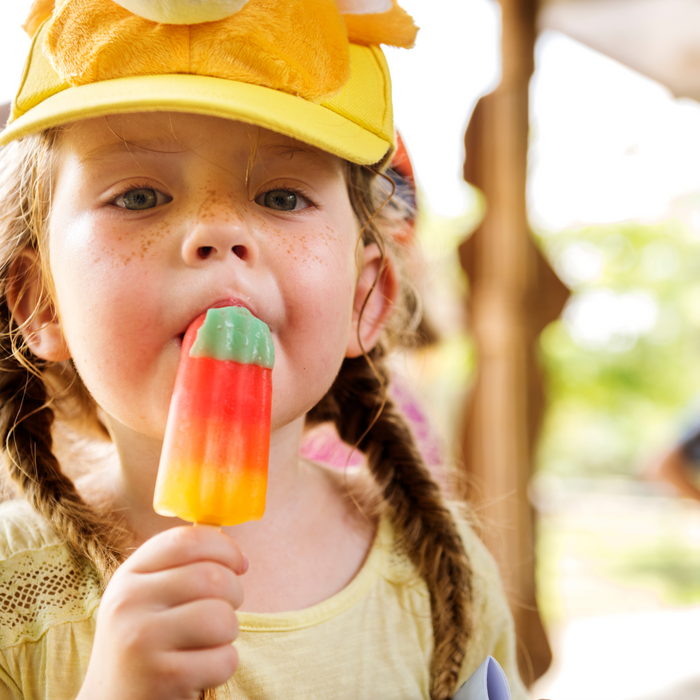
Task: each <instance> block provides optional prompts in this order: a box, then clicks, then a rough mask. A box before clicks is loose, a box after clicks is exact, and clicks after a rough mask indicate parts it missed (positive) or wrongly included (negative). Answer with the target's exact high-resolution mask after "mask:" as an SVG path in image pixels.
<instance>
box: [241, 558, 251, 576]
mask: <svg viewBox="0 0 700 700" xmlns="http://www.w3.org/2000/svg"><path fill="white" fill-rule="evenodd" d="M249 566H250V562H249V561H248V557H247V556H246V555H245V554H244V555H243V567H242V569H241V575H243V574H244V573H245V572H246V571H248V567H249Z"/></svg>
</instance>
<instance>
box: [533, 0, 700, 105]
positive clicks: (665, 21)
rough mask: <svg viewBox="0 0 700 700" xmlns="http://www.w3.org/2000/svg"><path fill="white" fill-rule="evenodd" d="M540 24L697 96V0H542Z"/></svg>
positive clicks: (699, 33)
mask: <svg viewBox="0 0 700 700" xmlns="http://www.w3.org/2000/svg"><path fill="white" fill-rule="evenodd" d="M541 5H542V9H541V11H540V16H539V27H540V29H555V30H557V31H559V32H562V33H564V34H566V35H568V36H570V37H571V38H572V39H575V40H576V41H580V42H581V43H582V44H585V45H586V46H588V47H590V48H592V49H594V50H596V51H599V52H600V53H602V54H605V55H606V56H609V57H610V58H613V59H615V60H616V61H619V62H620V63H623V64H624V65H626V66H628V67H629V68H632V69H633V70H635V71H637V72H638V73H641V74H642V75H646V76H647V77H649V78H651V79H652V80H656V81H657V82H659V83H662V84H663V85H665V86H666V87H668V88H669V89H670V90H671V92H672V93H673V94H674V95H675V96H676V97H691V98H693V99H695V100H700V3H699V2H698V1H697V0H543V1H542V2H541Z"/></svg>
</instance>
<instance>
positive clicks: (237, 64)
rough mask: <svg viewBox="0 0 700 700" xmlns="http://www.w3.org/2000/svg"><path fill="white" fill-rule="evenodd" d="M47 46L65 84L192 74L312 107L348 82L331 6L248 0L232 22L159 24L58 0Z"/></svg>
mask: <svg viewBox="0 0 700 700" xmlns="http://www.w3.org/2000/svg"><path fill="white" fill-rule="evenodd" d="M47 48H48V51H49V55H50V58H51V62H52V64H53V65H54V68H55V69H56V70H57V71H58V73H59V74H60V75H61V77H62V78H63V79H64V80H66V82H68V83H70V84H71V85H83V84H87V83H93V82H97V81H101V80H109V79H111V78H120V77H125V76H133V75H162V74H165V73H196V74H199V75H209V76H213V77H219V78H226V79H229V80H237V81H241V82H247V83H254V84H256V85H262V86H264V87H270V88H273V89H276V90H282V91H285V92H289V93H292V94H295V95H299V96H301V97H304V98H305V99H308V100H312V101H320V100H322V99H327V98H329V97H331V96H333V95H334V94H335V93H337V92H338V91H339V90H340V89H341V87H342V86H343V84H344V83H345V81H346V80H347V78H348V71H349V56H348V38H347V30H346V28H345V24H344V23H343V20H342V18H341V15H340V13H339V11H338V8H337V6H336V5H335V2H334V0H285V1H284V2H281V1H280V0H250V1H249V2H248V3H247V4H246V5H245V7H244V8H243V9H242V10H241V11H240V12H237V13H236V14H234V15H232V16H231V17H227V18H226V19H223V20H221V21H219V22H207V23H203V24H195V25H172V24H158V23H155V22H150V21H149V20H146V19H143V18H141V17H138V16H137V15H134V14H132V13H131V12H129V11H128V10H125V9H124V8H123V7H121V6H120V5H118V4H117V3H115V2H113V0H58V2H57V3H56V8H55V11H54V17H53V20H52V24H51V27H50V28H49V32H48V34H47Z"/></svg>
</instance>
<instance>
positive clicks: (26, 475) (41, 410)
mask: <svg viewBox="0 0 700 700" xmlns="http://www.w3.org/2000/svg"><path fill="white" fill-rule="evenodd" d="M55 139H56V132H55V131H51V130H49V131H47V132H45V133H43V134H38V135H34V136H29V137H25V138H24V139H21V140H19V141H15V142H13V143H12V144H10V145H9V146H7V147H5V148H3V149H2V151H0V203H1V204H2V206H0V233H1V236H0V449H3V451H4V460H5V464H6V469H7V472H8V475H9V477H10V478H11V480H12V481H13V482H14V484H16V486H17V487H19V490H20V491H21V493H23V494H24V496H25V497H26V498H27V500H28V501H29V503H30V504H31V505H32V507H33V508H34V509H35V510H36V511H37V512H38V513H40V514H41V515H42V516H44V518H46V520H47V521H48V522H49V523H50V524H51V525H52V527H53V528H54V529H55V530H56V532H57V533H58V534H59V535H60V536H61V537H62V538H63V539H64V540H65V542H66V545H67V547H68V548H69V550H70V551H71V553H72V554H73V555H74V556H76V557H87V558H88V559H89V560H90V561H91V562H92V563H93V564H94V565H95V567H96V568H97V570H98V571H99V573H100V574H101V575H102V577H103V578H104V579H105V580H108V579H109V578H110V576H111V575H112V574H113V573H114V571H115V570H116V568H117V567H118V566H119V564H120V563H121V561H123V559H124V555H123V554H122V553H121V552H120V550H119V549H118V547H117V545H116V541H117V535H118V532H119V528H118V527H117V526H116V524H115V523H114V522H112V521H111V520H110V519H109V518H107V517H102V516H101V515H99V514H98V513H97V512H96V511H95V510H93V509H92V508H90V507H89V506H88V505H87V504H86V503H85V501H84V500H83V499H82V498H81V496H80V495H79V494H78V491H77V490H76V488H75V485H74V484H73V482H72V481H71V479H70V478H69V477H68V476H66V475H65V474H64V473H63V472H62V471H61V467H60V464H59V462H58V459H57V458H56V456H55V455H54V453H53V437H52V433H51V429H52V426H53V423H54V418H55V416H54V409H53V401H54V398H55V397H54V394H55V393H56V390H59V391H60V392H61V395H62V397H63V396H64V395H65V396H67V397H69V398H72V399H73V400H74V403H75V400H76V399H77V400H78V401H79V402H80V401H82V402H83V403H86V402H87V401H88V398H87V394H86V393H85V391H84V389H83V388H82V383H81V382H80V380H79V378H77V376H75V373H74V370H73V369H72V367H70V366H67V367H65V368H64V371H63V374H62V375H61V374H60V366H56V365H54V364H53V363H48V362H44V361H41V360H39V359H38V358H36V357H34V356H33V355H31V354H30V353H29V351H28V350H27V348H26V346H25V345H24V344H23V343H22V339H21V334H20V333H18V330H17V328H16V327H15V324H14V322H13V320H12V314H11V311H10V309H9V307H8V302H7V298H6V291H7V289H8V286H10V285H16V284H19V285H20V287H21V286H22V284H23V281H22V279H21V276H20V277H19V278H18V277H17V275H16V273H14V274H13V272H12V264H13V262H14V261H15V260H17V259H18V257H19V255H21V253H22V251H23V250H26V249H31V250H34V251H36V252H37V253H38V254H39V258H40V262H39V264H42V262H41V259H42V257H43V256H42V250H43V248H44V244H45V241H46V230H47V225H46V224H47V221H48V212H49V207H50V191H51V186H52V181H51V166H52V152H53V148H54V144H55ZM44 277H45V279H49V276H48V275H45V276H44ZM49 285H50V280H49ZM71 377H72V378H74V379H75V382H70V381H68V382H67V381H66V379H67V378H71ZM49 392H50V393H49ZM71 394H72V396H69V395H71ZM89 402H90V404H91V405H92V414H94V413H95V410H94V403H92V400H91V399H89ZM88 413H89V412H88ZM90 417H93V418H94V415H93V416H88V418H90Z"/></svg>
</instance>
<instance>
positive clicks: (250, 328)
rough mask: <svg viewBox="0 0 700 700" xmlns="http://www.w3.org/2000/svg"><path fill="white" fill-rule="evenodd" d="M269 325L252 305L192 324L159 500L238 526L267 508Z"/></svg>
mask: <svg viewBox="0 0 700 700" xmlns="http://www.w3.org/2000/svg"><path fill="white" fill-rule="evenodd" d="M274 359H275V349H274V345H273V344H272V337H271V336H270V330H269V329H268V327H267V326H266V325H265V324H264V323H263V322H262V321H260V320H259V319H257V318H256V317H255V316H253V315H252V314H251V313H250V311H248V309H244V308H241V307H238V306H227V307H225V308H217V309H209V310H208V311H207V312H206V314H202V315H201V316H200V317H199V318H197V319H196V320H195V321H194V322H193V323H192V325H191V326H190V327H189V328H188V329H187V333H185V337H184V340H183V342H182V353H181V356H180V364H179V366H178V370H177V377H176V379H175V390H174V391H173V396H172V399H171V401H170V411H169V413H168V423H167V426H166V429H165V439H164V443H163V451H162V453H161V457H160V465H159V467H158V478H157V480H156V489H155V495H154V499H153V507H154V509H155V511H156V512H157V513H160V514H161V515H170V516H177V517H179V518H182V519H183V520H187V521H189V522H193V523H207V524H210V525H236V524H238V523H242V522H246V521H248V520H260V518H262V516H263V513H264V512H265V493H266V490H267V462H268V457H269V452H270V411H271V401H272V379H271V377H272V365H273V363H274Z"/></svg>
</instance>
